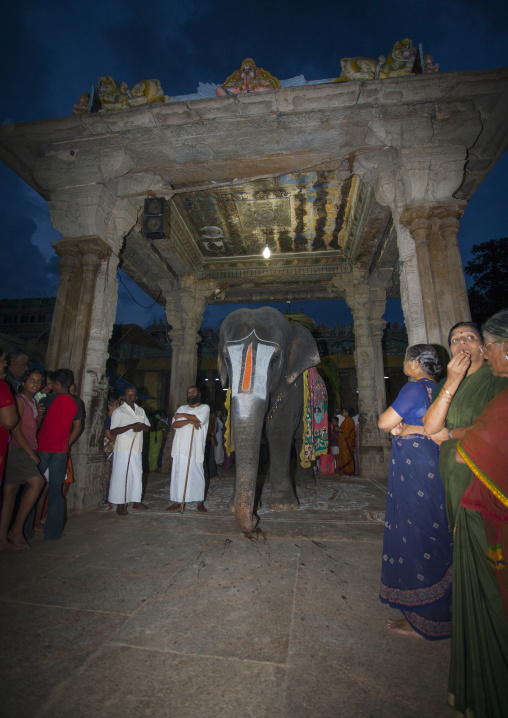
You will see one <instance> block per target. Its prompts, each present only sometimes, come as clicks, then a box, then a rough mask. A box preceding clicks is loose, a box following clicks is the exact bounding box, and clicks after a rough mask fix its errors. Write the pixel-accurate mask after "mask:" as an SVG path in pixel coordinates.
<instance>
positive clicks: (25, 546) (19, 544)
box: [7, 531, 30, 551]
mask: <svg viewBox="0 0 508 718" xmlns="http://www.w3.org/2000/svg"><path fill="white" fill-rule="evenodd" d="M7 538H8V540H9V542H10V543H11V544H12V547H14V549H17V550H19V551H30V544H29V543H28V541H27V540H26V539H25V537H24V536H23V534H14V533H12V531H11V532H10V533H8V534H7ZM9 548H11V546H9Z"/></svg>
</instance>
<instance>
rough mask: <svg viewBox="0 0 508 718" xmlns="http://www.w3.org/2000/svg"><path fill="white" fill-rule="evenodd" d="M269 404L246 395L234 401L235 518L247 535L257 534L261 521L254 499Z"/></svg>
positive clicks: (239, 396)
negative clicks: (256, 530)
mask: <svg viewBox="0 0 508 718" xmlns="http://www.w3.org/2000/svg"><path fill="white" fill-rule="evenodd" d="M267 405H268V402H267V400H262V399H259V398H257V397H252V396H248V395H245V394H239V395H237V396H236V397H233V399H232V402H231V409H232V415H233V433H234V440H235V458H236V485H235V518H236V524H237V526H238V528H239V529H240V530H241V531H243V532H244V533H250V532H252V531H254V529H255V528H256V526H257V523H258V521H259V519H258V517H257V516H254V499H255V495H256V484H257V476H258V463H259V445H260V442H261V430H262V427H263V420H264V417H265V414H266V410H267Z"/></svg>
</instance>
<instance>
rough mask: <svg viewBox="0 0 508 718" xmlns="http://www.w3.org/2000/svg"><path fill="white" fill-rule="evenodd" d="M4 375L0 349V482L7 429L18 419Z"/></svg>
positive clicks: (7, 437) (3, 358)
mask: <svg viewBox="0 0 508 718" xmlns="http://www.w3.org/2000/svg"><path fill="white" fill-rule="evenodd" d="M4 377H5V352H4V351H3V350H2V349H0V483H1V482H2V476H3V473H4V465H5V452H6V451H7V442H8V441H9V431H10V430H11V429H13V428H14V427H15V426H16V424H17V423H18V421H19V416H18V412H17V411H16V406H15V404H14V399H13V398H12V394H11V390H10V389H9V386H8V384H7V383H6V382H5V381H4V380H3V378H4Z"/></svg>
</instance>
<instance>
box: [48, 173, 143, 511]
mask: <svg viewBox="0 0 508 718" xmlns="http://www.w3.org/2000/svg"><path fill="white" fill-rule="evenodd" d="M50 212H51V219H52V222H53V225H54V226H55V228H56V229H58V230H59V231H61V232H62V233H63V234H64V236H65V239H61V240H58V241H57V242H55V243H54V244H53V246H54V248H55V251H56V252H57V254H58V255H59V256H60V257H61V259H60V264H59V267H60V270H61V278H60V286H59V289H58V295H57V306H56V308H55V314H54V316H53V324H52V327H51V336H50V343H49V348H48V353H47V366H48V367H49V368H50V369H58V368H61V367H69V368H71V369H72V370H73V372H74V376H75V379H76V383H77V386H78V393H79V396H80V398H81V400H82V401H83V403H84V405H85V416H86V418H85V421H84V428H83V431H82V433H81V435H80V437H79V439H78V440H77V442H76V443H75V444H74V446H73V447H72V451H71V456H72V462H73V468H74V473H75V477H76V480H75V483H74V484H73V485H72V487H71V490H70V491H69V493H68V497H67V504H68V507H69V509H70V510H73V511H81V510H86V509H90V508H93V507H95V506H97V505H98V503H99V501H100V498H101V481H102V474H103V467H104V454H103V451H102V448H103V437H104V418H105V412H106V394H107V390H108V382H107V379H106V374H105V372H106V361H107V358H108V343H109V339H110V337H111V332H112V330H113V323H114V320H115V314H116V305H117V299H118V286H117V279H116V272H117V267H118V261H119V254H120V250H121V247H122V244H123V240H124V237H125V235H126V234H127V233H128V232H129V231H130V230H131V229H132V227H133V226H134V225H135V223H136V222H137V216H138V212H137V209H136V208H135V207H134V206H133V205H132V204H131V203H130V202H129V201H128V200H117V199H115V197H114V196H113V195H112V194H111V193H110V192H109V191H108V190H107V189H106V188H105V187H104V186H101V185H91V186H85V187H83V188H71V189H69V190H62V191H60V192H59V193H58V194H55V195H54V196H53V197H52V198H51V201H50Z"/></svg>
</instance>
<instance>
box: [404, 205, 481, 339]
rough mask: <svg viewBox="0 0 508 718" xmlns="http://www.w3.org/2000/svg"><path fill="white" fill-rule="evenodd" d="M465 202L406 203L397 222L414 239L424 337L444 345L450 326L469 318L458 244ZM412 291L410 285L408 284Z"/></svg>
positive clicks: (411, 337)
mask: <svg viewBox="0 0 508 718" xmlns="http://www.w3.org/2000/svg"><path fill="white" fill-rule="evenodd" d="M464 207H465V203H464V202H455V201H454V202H444V203H439V204H438V203H425V204H412V205H407V206H406V207H405V209H404V211H403V212H402V214H401V217H400V222H401V223H402V224H403V225H404V226H405V227H407V229H408V230H409V233H410V235H411V237H412V239H413V241H414V246H415V255H416V257H415V258H416V267H417V271H418V275H419V280H420V281H419V289H420V291H421V295H422V301H423V306H422V308H423V318H424V324H425V336H424V337H418V338H415V337H413V336H411V335H410V337H409V341H410V344H411V343H415V341H426V342H429V343H430V344H437V345H441V346H443V347H446V344H447V336H448V332H449V330H450V327H451V326H453V324H455V323H456V322H459V321H467V320H468V319H470V318H471V315H470V312H469V304H468V301H467V293H466V285H465V280H464V272H463V269H462V260H461V258H460V253H459V249H458V244H457V233H458V230H459V226H460V224H459V217H460V216H461V215H462V213H463V211H464ZM408 291H409V292H411V287H410V286H408Z"/></svg>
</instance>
